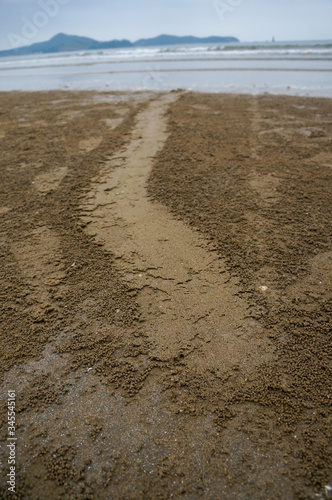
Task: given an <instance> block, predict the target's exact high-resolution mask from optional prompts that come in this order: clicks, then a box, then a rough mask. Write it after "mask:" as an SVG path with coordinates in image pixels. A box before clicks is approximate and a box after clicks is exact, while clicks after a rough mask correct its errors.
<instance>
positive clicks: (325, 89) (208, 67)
mask: <svg viewBox="0 0 332 500" xmlns="http://www.w3.org/2000/svg"><path fill="white" fill-rule="evenodd" d="M177 88H182V89H186V90H193V91H201V92H233V93H251V94H258V93H264V92H267V93H270V94H289V95H308V96H321V97H332V41H322V42H319V41H318V42H317V41H316V42H283V43H234V44H202V45H172V46H162V47H149V48H141V47H137V48H128V49H108V50H91V51H80V52H62V53H54V54H34V55H29V56H14V57H2V58H0V91H10V90H28V91H35V90H52V89H70V90H130V91H139V90H156V91H163V90H173V89H177Z"/></svg>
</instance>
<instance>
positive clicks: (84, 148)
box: [0, 91, 332, 499]
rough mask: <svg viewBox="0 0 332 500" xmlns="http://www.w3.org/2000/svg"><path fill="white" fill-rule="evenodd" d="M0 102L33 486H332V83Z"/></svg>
mask: <svg viewBox="0 0 332 500" xmlns="http://www.w3.org/2000/svg"><path fill="white" fill-rule="evenodd" d="M0 99H1V101H0V102H1V106H0V113H1V123H0V147H1V151H2V154H1V173H2V182H1V185H2V193H1V207H0V212H1V218H2V224H1V227H2V229H1V235H0V236H1V240H0V241H1V258H2V261H3V262H2V266H1V269H2V283H3V285H2V302H3V306H4V314H3V317H2V328H1V330H2V334H1V344H2V345H1V347H2V348H1V358H2V363H1V367H2V371H3V379H2V394H4V395H6V393H7V391H8V390H9V389H14V390H15V391H16V398H17V399H16V408H17V423H18V425H17V430H16V436H17V491H18V492H19V493H20V494H21V497H22V498H59V497H60V496H62V497H64V498H113V497H114V498H133V499H134V498H135V499H136V498H151V499H152V498H153V499H154V498H180V497H181V498H188V499H189V498H209V499H210V498H211V499H214V498H227V499H246V498H257V499H265V498H287V499H288V498H289V499H293V498H329V495H331V492H332V490H330V489H329V487H328V486H329V485H331V484H332V483H331V477H330V471H331V461H330V458H331V454H330V452H331V447H330V441H329V440H330V438H331V435H330V427H331V426H330V420H329V406H330V393H329V389H330V386H331V373H330V368H331V367H330V365H329V360H330V357H329V356H330V339H329V333H330V329H331V323H330V317H331V315H330V312H331V309H330V307H331V268H332V253H331V241H330V235H331V230H330V223H331V213H330V206H331V197H330V190H331V189H330V187H331V166H332V148H331V138H332V102H331V100H329V99H318V98H300V97H282V96H279V97H272V96H259V97H253V96H236V95H234V96H230V95H228V96H226V95H208V94H192V93H185V92H172V93H169V94H156V93H147V92H146V93H130V94H129V93H127V94H126V93H100V94H95V93H92V92H76V93H70V92H58V91H57V92H41V93H17V92H16V93H9V94H1V95H0ZM3 408H4V407H3ZM5 417H6V414H5V409H4V411H3V412H2V414H1V418H2V426H1V441H2V442H3V443H5V440H6V438H7V425H6V423H5ZM6 453H7V451H6V450H5V449H4V447H3V448H2V450H1V460H2V461H3V462H4V463H5V465H6V460H7V456H6ZM5 473H7V472H6V470H5V468H4V469H3V473H2V476H1V483H0V486H1V488H2V494H3V493H4V497H5V498H6V490H5V481H6V478H5ZM7 494H8V497H9V495H11V493H10V492H7Z"/></svg>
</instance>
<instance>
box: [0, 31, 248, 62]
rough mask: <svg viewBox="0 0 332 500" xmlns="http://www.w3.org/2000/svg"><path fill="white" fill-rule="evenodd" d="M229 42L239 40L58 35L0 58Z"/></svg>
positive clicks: (215, 37) (12, 50)
mask: <svg viewBox="0 0 332 500" xmlns="http://www.w3.org/2000/svg"><path fill="white" fill-rule="evenodd" d="M231 42H239V40H238V39H237V38H235V37H232V36H210V37H207V38H198V37H195V36H173V35H160V36H157V37H155V38H141V39H140V40H137V41H136V42H130V41H129V40H110V41H109V42H98V41H97V40H93V38H87V37H84V36H76V35H66V34H64V33H58V34H57V35H55V36H53V37H52V38H51V39H50V40H48V41H46V42H39V43H33V44H32V45H27V46H24V47H18V48H17V49H10V50H2V51H0V57H6V56H19V55H29V54H50V53H52V52H70V51H77V50H101V49H119V48H130V47H153V46H156V45H183V44H193V43H231Z"/></svg>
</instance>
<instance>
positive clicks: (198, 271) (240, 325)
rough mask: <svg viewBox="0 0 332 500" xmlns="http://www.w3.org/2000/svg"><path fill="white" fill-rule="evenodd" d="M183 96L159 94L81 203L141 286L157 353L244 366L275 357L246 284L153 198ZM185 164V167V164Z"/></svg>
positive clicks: (92, 230)
mask: <svg viewBox="0 0 332 500" xmlns="http://www.w3.org/2000/svg"><path fill="white" fill-rule="evenodd" d="M174 99H176V95H174V94H169V95H165V96H162V97H160V98H158V99H155V100H152V101H151V102H150V103H149V104H148V107H147V108H146V109H145V110H144V111H142V112H140V113H139V114H138V115H137V123H136V127H135V129H134V131H133V133H132V134H131V137H130V140H129V142H128V144H127V145H126V147H125V149H123V151H122V152H120V154H118V155H116V156H113V157H111V158H110V159H109V160H108V161H107V162H106V163H105V165H104V167H103V168H102V171H101V175H100V176H99V177H98V178H96V179H95V180H94V182H93V184H92V186H91V191H90V193H89V195H88V197H87V198H86V199H85V200H84V202H83V204H82V211H83V212H82V220H83V221H84V223H85V224H86V231H87V232H88V233H89V234H90V235H94V236H95V238H96V240H97V241H98V243H99V244H103V245H104V246H105V248H106V249H107V250H108V251H110V252H112V254H113V255H114V257H115V263H116V266H117V267H118V269H119V270H120V271H121V273H122V275H123V277H124V279H125V280H126V281H127V283H128V284H129V286H130V287H131V288H132V289H134V290H135V291H137V292H138V302H139V304H140V307H141V310H142V315H143V321H144V323H143V328H144V332H145V334H147V335H148V337H149V340H150V341H151V353H150V354H151V355H152V356H154V357H155V358H157V359H162V360H168V359H172V358H174V357H178V356H180V357H183V358H186V363H188V366H191V367H193V368H195V369H198V370H204V369H206V368H209V369H213V370H215V371H216V373H218V372H224V371H225V370H228V369H229V368H231V367H236V365H238V366H239V367H241V369H243V370H244V371H245V372H247V371H249V370H250V369H251V368H252V367H254V366H257V364H260V363H262V362H265V361H268V360H269V359H270V358H271V355H272V354H271V352H272V350H271V346H270V345H269V342H268V339H267V338H266V336H265V333H264V331H262V330H261V329H260V328H259V325H258V324H256V323H254V322H253V320H250V319H246V318H247V317H248V304H247V303H246V301H245V300H244V299H242V298H240V294H239V292H241V290H240V289H239V286H238V285H237V283H236V280H235V279H234V278H232V277H231V276H230V275H229V273H228V272H227V270H226V269H225V266H224V265H223V262H222V260H220V258H219V257H218V255H217V254H216V253H215V252H213V251H212V250H211V249H210V248H209V246H208V243H207V242H206V241H205V239H204V238H203V237H202V236H201V235H199V234H198V233H197V232H196V231H193V230H192V229H191V228H189V227H188V226H186V225H185V224H184V223H183V222H182V221H179V220H176V219H175V218H173V217H172V216H171V215H170V214H169V213H168V212H167V210H166V208H165V207H163V206H162V205H160V204H158V203H156V202H152V201H150V200H149V199H148V197H147V193H146V187H145V185H146V182H147V179H148V176H149V174H150V171H151V168H152V165H153V158H154V157H155V155H156V154H157V153H158V151H160V149H161V148H162V146H163V144H164V143H165V141H166V139H167V132H166V117H165V112H166V111H167V108H168V106H169V105H170V104H171V103H172V102H174ZM179 168H180V166H179Z"/></svg>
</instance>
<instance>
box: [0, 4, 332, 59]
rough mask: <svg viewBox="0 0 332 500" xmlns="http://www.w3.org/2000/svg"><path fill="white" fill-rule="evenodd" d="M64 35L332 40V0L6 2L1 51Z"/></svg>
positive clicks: (0, 8)
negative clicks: (162, 35)
mask: <svg viewBox="0 0 332 500" xmlns="http://www.w3.org/2000/svg"><path fill="white" fill-rule="evenodd" d="M58 32H64V33H68V34H75V35H76V34H77V35H85V36H89V37H92V38H95V39H97V40H111V39H113V38H127V39H129V40H132V41H133V40H136V39H138V38H142V37H152V36H156V35H159V34H161V33H168V34H174V35H188V34H191V35H196V36H209V35H220V36H223V35H231V36H236V37H238V38H239V39H240V40H241V41H254V40H256V41H264V40H271V38H272V36H275V38H276V40H318V39H320V40H322V39H332V0H0V49H9V48H12V47H13V46H19V45H23V44H24V45H27V44H30V43H34V42H39V41H43V40H47V39H49V38H50V37H51V36H53V35H55V34H56V33H58Z"/></svg>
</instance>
